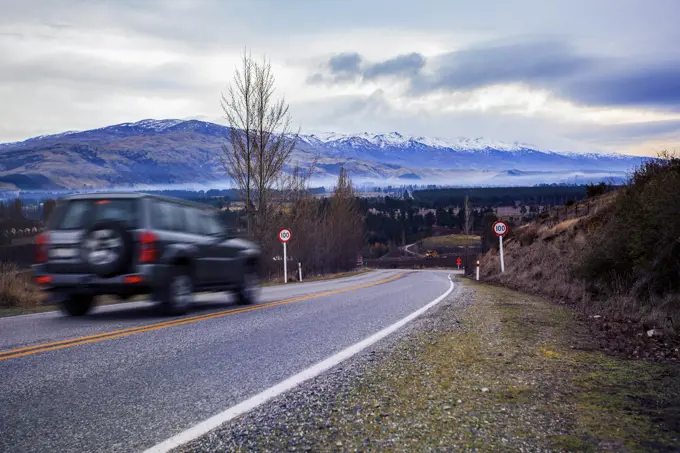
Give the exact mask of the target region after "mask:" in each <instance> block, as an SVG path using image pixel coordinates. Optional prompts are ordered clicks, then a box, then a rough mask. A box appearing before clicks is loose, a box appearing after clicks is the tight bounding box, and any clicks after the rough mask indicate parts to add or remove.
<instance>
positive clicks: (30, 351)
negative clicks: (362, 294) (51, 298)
mask: <svg viewBox="0 0 680 453" xmlns="http://www.w3.org/2000/svg"><path fill="white" fill-rule="evenodd" d="M404 274H405V272H401V273H399V274H396V275H393V276H391V277H388V278H385V279H382V280H378V281H375V282H371V283H365V284H363V285H358V286H351V287H349V288H342V289H335V290H330V291H324V292H322V293H316V294H309V295H306V296H300V297H294V298H291V299H284V300H280V301H276V302H269V303H266V304H259V305H253V306H251V307H244V308H236V309H231V310H222V311H217V312H214V313H208V314H204V315H197V316H190V317H188V318H181V319H176V320H172V321H163V322H159V323H154V324H147V325H144V326H138V327H130V328H127V329H120V330H113V331H110V332H104V333H100V334H96V335H89V336H85V337H77V338H71V339H68V340H61V341H55V342H52V343H43V344H38V345H34V346H27V347H23V348H17V349H9V350H7V351H0V361H2V360H8V359H16V358H19V357H25V356H29V355H34V354H39V353H41V352H49V351H56V350H58V349H64V348H70V347H74V346H79V345H82V344H89V343H97V342H100V341H105V340H113V339H115V338H121V337H126V336H129V335H135V334H138V333H144V332H151V331H154V330H160V329H166V328H168V327H174V326H181V325H185V324H191V323H194V322H198V321H204V320H208V319H215V318H221V317H224V316H230V315H235V314H238V313H245V312H249V311H255V310H263V309H265V308H271V307H276V306H279V305H285V304H290V303H293V302H301V301H303V300H309V299H315V298H318V297H324V296H331V295H334V294H340V293H344V292H348V291H355V290H358V289H362V288H369V287H371V286H376V285H381V284H383V283H389V282H391V281H394V280H396V279H398V278H401V277H403V276H404Z"/></svg>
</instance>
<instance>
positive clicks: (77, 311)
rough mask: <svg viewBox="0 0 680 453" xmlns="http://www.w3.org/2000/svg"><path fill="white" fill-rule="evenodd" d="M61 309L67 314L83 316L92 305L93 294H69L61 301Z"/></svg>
mask: <svg viewBox="0 0 680 453" xmlns="http://www.w3.org/2000/svg"><path fill="white" fill-rule="evenodd" d="M60 306H61V310H62V311H63V312H64V313H65V314H67V315H69V316H85V315H86V314H88V313H89V311H90V310H91V309H92V307H93V306H94V296H93V295H90V294H71V295H68V296H66V297H65V299H64V300H62V301H61V304H60Z"/></svg>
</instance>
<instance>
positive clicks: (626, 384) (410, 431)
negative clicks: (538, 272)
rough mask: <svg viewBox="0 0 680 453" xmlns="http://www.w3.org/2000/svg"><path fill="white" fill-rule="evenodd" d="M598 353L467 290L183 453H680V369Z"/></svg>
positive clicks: (566, 325)
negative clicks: (316, 452) (504, 452)
mask: <svg viewBox="0 0 680 453" xmlns="http://www.w3.org/2000/svg"><path fill="white" fill-rule="evenodd" d="M312 340H313V339H310V341H312ZM593 346H594V342H593V338H592V335H591V333H590V332H589V330H588V328H587V326H586V324H584V323H582V322H581V321H579V320H578V319H576V318H575V316H574V315H573V314H572V312H571V311H570V310H569V309H567V308H564V307H561V306H558V305H555V304H552V303H550V302H548V301H546V300H544V299H542V298H539V297H535V296H529V295H526V294H523V293H518V292H515V291H512V290H508V289H505V288H499V287H493V286H488V285H480V284H477V283H475V282H471V281H468V280H462V281H461V280H458V281H457V285H456V290H455V291H454V292H453V293H452V294H451V296H450V297H449V298H448V299H447V300H446V301H444V302H442V303H441V304H439V305H438V306H436V307H435V308H433V309H432V310H430V311H429V312H427V313H426V314H424V315H423V316H422V317H420V318H418V319H417V320H415V321H414V322H412V323H410V324H409V325H408V326H406V327H405V328H404V329H402V330H400V331H399V332H398V333H396V334H394V335H392V336H390V337H388V338H387V339H385V340H383V341H382V342H380V343H378V344H377V345H375V346H374V347H372V348H369V349H368V350H366V351H364V352H363V353H361V354H359V355H357V356H355V357H353V358H352V359H350V360H348V361H346V362H344V363H343V364H341V365H339V366H338V367H336V368H334V369H332V370H331V371H330V372H328V373H325V374H324V375H322V376H319V377H317V378H315V379H313V380H311V381H308V382H306V383H304V384H302V385H301V386H299V387H297V388H296V389H295V390H293V391H291V392H288V393H286V394H284V395H282V396H280V397H278V398H276V399H274V400H272V401H270V402H269V403H267V404H265V405H263V406H261V407H259V408H257V409H255V410H253V411H251V412H250V413H248V414H245V415H244V416H242V417H240V418H238V419H236V420H234V421H232V422H230V423H227V424H225V425H223V426H222V427H220V428H218V429H216V430H214V431H212V432H210V433H208V434H207V435H205V436H203V437H202V438H200V439H197V440H195V441H193V442H190V443H188V444H186V445H184V446H182V447H180V448H178V449H177V450H175V451H177V452H204V451H211V452H213V451H218V452H219V451H229V452H232V451H233V452H237V451H238V452H240V451H244V452H245V451H409V452H411V451H419V452H425V451H475V452H487V451H488V452H498V451H524V452H547V451H551V452H552V451H555V452H567V451H568V452H572V451H573V452H589V451H618V452H636V451H656V452H671V451H679V450H680V367H678V365H677V364H660V363H649V362H644V361H636V360H622V359H619V358H615V357H612V356H608V355H605V354H603V353H601V352H599V351H597V350H596V348H595V347H593Z"/></svg>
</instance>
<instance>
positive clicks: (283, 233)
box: [279, 228, 293, 244]
mask: <svg viewBox="0 0 680 453" xmlns="http://www.w3.org/2000/svg"><path fill="white" fill-rule="evenodd" d="M292 237H293V233H291V232H290V230H289V229H288V228H281V230H279V241H281V242H283V243H284V244H285V243H286V242H288V241H290V238H292Z"/></svg>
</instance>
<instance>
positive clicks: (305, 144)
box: [0, 119, 642, 190]
mask: <svg viewBox="0 0 680 453" xmlns="http://www.w3.org/2000/svg"><path fill="white" fill-rule="evenodd" d="M228 133H229V128H228V127H225V126H222V125H218V124H214V123H209V122H203V121H198V120H186V121H185V120H173V119H169V120H143V121H139V122H136V123H122V124H117V125H113V126H108V127H103V128H99V129H93V130H88V131H69V132H64V133H61V134H56V135H44V136H39V137H34V138H31V139H28V140H25V141H23V142H16V143H5V144H1V145H0V189H2V188H3V187H13V188H19V189H23V190H35V189H46V190H59V189H62V188H64V189H79V188H83V187H85V188H94V187H160V186H171V185H192V184H193V185H205V186H213V187H218V186H226V185H228V181H227V180H226V176H225V171H224V168H223V166H222V163H221V159H220V156H221V155H222V146H223V144H224V142H225V140H226V137H227V136H228ZM315 159H316V162H317V164H316V171H315V173H314V175H315V176H314V178H315V182H316V183H321V184H327V183H330V182H331V181H332V180H334V178H335V176H336V175H337V173H338V170H339V168H340V166H341V165H344V166H345V167H346V168H347V169H348V170H349V171H350V174H351V175H352V177H353V179H354V180H355V181H356V182H360V183H378V184H387V183H389V184H395V183H396V184H402V183H403V184H412V183H415V184H445V185H458V186H474V185H476V186H479V185H489V186H502V185H527V184H529V185H533V184H539V183H553V182H577V183H579V182H580V183H585V182H591V181H600V180H603V179H610V178H612V179H614V180H621V179H622V178H625V176H626V174H627V173H628V172H630V171H631V170H632V169H633V168H634V167H636V166H637V165H639V164H640V163H641V162H642V158H640V157H636V156H624V155H618V154H609V155H603V154H594V153H591V154H577V153H558V152H552V151H546V150H540V149H538V148H536V147H533V146H531V145H525V144H521V143H501V142H490V141H486V140H484V139H481V138H479V139H466V138H461V139H457V140H442V139H435V138H428V137H411V136H404V135H401V134H399V133H397V132H391V133H386V134H370V133H362V134H355V135H348V134H335V133H329V134H311V135H301V136H300V140H299V142H298V145H297V147H296V149H295V151H294V153H293V156H292V158H291V161H290V165H293V164H295V163H300V164H302V165H303V166H304V165H308V164H309V163H310V162H312V161H313V160H315Z"/></svg>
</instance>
